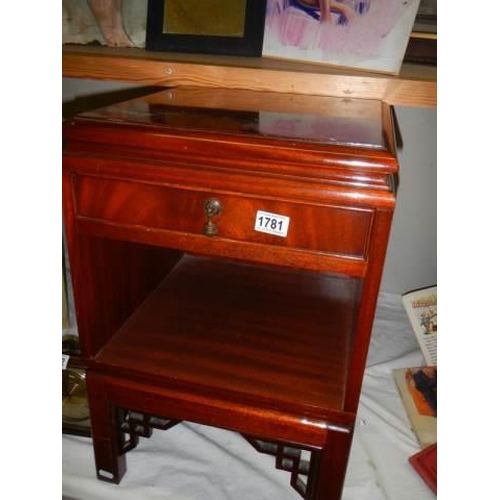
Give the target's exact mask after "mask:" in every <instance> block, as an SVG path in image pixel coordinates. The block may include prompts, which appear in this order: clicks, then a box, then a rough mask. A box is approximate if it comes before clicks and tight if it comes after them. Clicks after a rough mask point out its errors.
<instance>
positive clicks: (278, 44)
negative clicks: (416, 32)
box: [262, 0, 419, 74]
mask: <svg viewBox="0 0 500 500" xmlns="http://www.w3.org/2000/svg"><path fill="white" fill-rule="evenodd" d="M418 6H419V0H268V2H267V11H266V23H265V31H264V45H263V50H262V54H263V55H264V56H267V57H275V58H281V59H293V60H298V61H305V62H310V63H318V64H328V65H333V66H339V67H344V68H346V67H347V68H354V69H361V70H368V71H377V72H381V73H389V74H398V73H399V71H400V69H401V64H402V62H403V57H404V55H405V50H406V46H407V44H408V40H409V38H410V34H411V32H412V28H413V24H414V21H415V16H416V13H417V9H418Z"/></svg>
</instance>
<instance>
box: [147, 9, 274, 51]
mask: <svg viewBox="0 0 500 500" xmlns="http://www.w3.org/2000/svg"><path fill="white" fill-rule="evenodd" d="M167 2H177V3H178V5H181V4H182V2H183V0H149V2H148V13H147V24H146V50H151V51H165V52H186V53H201V54H221V55H239V56H254V57H260V56H261V55H262V43H263V39H264V22H265V14H266V0H246V1H245V2H244V3H245V5H244V13H243V12H242V13H241V15H242V16H244V19H240V20H239V22H240V24H241V26H242V27H243V32H242V33H238V34H237V35H225V34H220V33H217V34H210V33H207V34H196V33H182V32H179V31H178V30H173V31H172V32H168V30H165V29H164V26H165V25H166V22H168V20H167V19H165V11H166V9H167V8H168V7H171V6H168V5H166V4H167ZM198 4H199V5H198V9H200V10H201V9H202V7H201V6H202V5H203V2H198ZM231 5H236V3H232V4H231ZM240 5H241V3H240ZM240 8H241V7H240ZM238 15H239V14H238ZM205 19H207V20H210V19H211V16H210V13H208V14H205ZM222 22H223V21H222Z"/></svg>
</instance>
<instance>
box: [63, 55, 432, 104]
mask: <svg viewBox="0 0 500 500" xmlns="http://www.w3.org/2000/svg"><path fill="white" fill-rule="evenodd" d="M62 62H63V64H62V69H63V71H62V72H63V76H65V77H73V78H92V79H103V80H121V81H127V82H131V83H137V84H140V85H158V86H166V87H178V86H197V87H211V88H231V89H248V90H258V91H261V90H263V91H271V92H284V93H291V94H304V95H319V96H335V97H342V98H360V99H376V100H380V101H384V102H386V103H388V104H392V105H401V106H419V107H430V108H435V107H436V106H437V71H436V68H435V67H427V66H421V65H406V66H403V68H402V70H401V72H400V74H399V75H398V76H392V75H385V74H379V73H370V72H361V71H353V70H348V69H345V68H333V67H329V66H323V65H315V64H304V63H296V62H290V61H280V60H273V59H266V58H244V57H228V56H219V57H216V56H199V55H194V54H173V53H151V52H147V51H145V50H143V49H113V48H103V47H74V46H65V47H63V52H62Z"/></svg>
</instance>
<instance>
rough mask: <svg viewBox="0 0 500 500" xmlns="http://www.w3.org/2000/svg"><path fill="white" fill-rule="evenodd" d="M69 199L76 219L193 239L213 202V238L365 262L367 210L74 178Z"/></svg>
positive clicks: (369, 213) (200, 231) (202, 227)
mask: <svg viewBox="0 0 500 500" xmlns="http://www.w3.org/2000/svg"><path fill="white" fill-rule="evenodd" d="M75 197H76V206H77V211H78V215H79V216H84V217H89V218H93V219H100V220H104V221H110V222H114V223H118V224H124V225H133V226H143V227H144V228H145V230H147V228H156V229H165V230H169V231H177V232H181V233H184V234H185V233H188V234H196V235H203V234H206V231H207V230H206V225H207V223H209V222H210V221H209V217H208V216H207V214H206V207H205V204H206V201H207V200H208V199H216V200H218V202H219V203H220V206H221V209H220V213H219V214H218V215H214V216H213V217H212V218H211V222H212V224H213V225H211V226H210V228H211V229H213V228H214V227H215V228H216V230H215V231H216V233H217V237H219V238H224V239H229V240H234V241H245V242H251V243H263V244H269V245H275V246H276V245H277V246H283V247H290V248H297V249H304V250H310V251H317V252H327V253H333V254H337V255H340V256H348V257H352V258H357V259H363V258H364V257H365V256H366V251H367V247H368V240H369V234H370V228H371V220H372V211H371V210H368V209H360V208H354V207H339V206H336V207H330V206H320V205H310V204H304V203H298V202H289V201H275V200H268V199H260V198H256V197H250V196H245V195H240V194H227V193H223V192H221V193H217V192H213V191H203V190H191V189H184V188H177V187H172V186H162V185H161V186H160V185H154V184H145V183H137V182H128V181H121V180H120V181H118V180H113V179H99V178H94V177H78V179H77V182H76V186H75ZM263 212H265V213H263ZM287 218H288V227H287V230H286V231H285V228H286V220H287ZM273 220H274V221H273ZM280 221H281V222H280ZM280 229H281V232H280ZM263 231H267V232H263ZM207 237H208V236H207Z"/></svg>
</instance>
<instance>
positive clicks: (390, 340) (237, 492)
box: [62, 293, 435, 500]
mask: <svg viewBox="0 0 500 500" xmlns="http://www.w3.org/2000/svg"><path fill="white" fill-rule="evenodd" d="M423 363H424V360H423V356H422V354H421V352H420V350H419V348H418V344H417V342H416V340H415V338H414V336H413V332H412V329H411V325H410V323H409V321H408V319H407V316H406V312H405V311H404V309H403V306H402V303H401V298H400V296H399V295H393V294H385V293H381V294H380V296H379V301H378V305H377V312H376V318H375V325H374V330H373V334H372V342H371V344H370V352H369V355H368V363H367V369H366V372H365V376H364V380H363V389H362V394H361V399H360V405H359V410H358V418H357V423H356V429H355V433H354V438H353V444H352V450H351V455H350V459H349V464H348V469H347V475H346V481H345V485H344V493H343V497H342V498H343V500H432V499H434V498H435V495H434V494H433V493H432V492H431V490H430V489H429V488H428V486H427V485H426V484H425V483H424V482H423V480H422V479H421V478H420V476H418V474H417V473H416V472H415V471H414V470H413V468H412V467H411V466H410V464H409V463H408V457H409V456H410V455H412V454H413V453H416V452H417V451H418V450H419V447H418V443H417V440H416V437H415V436H414V434H413V432H412V431H411V428H410V424H409V421H408V418H407V417H406V413H405V410H404V407H403V405H402V402H401V399H400V397H399V394H398V391H397V388H396V385H395V383H394V380H393V377H392V370H393V369H395V368H403V367H407V366H419V365H422V364H423ZM62 456H63V463H62V493H63V499H67V500H86V499H92V500H101V499H102V500H108V499H109V500H111V499H117V500H118V499H119V500H150V499H151V500H159V499H161V500H300V498H301V497H300V496H299V494H298V493H297V492H296V491H295V490H294V489H293V488H292V487H291V486H290V484H289V481H290V475H289V473H287V472H284V471H279V470H276V469H275V467H274V458H273V457H272V456H269V455H265V454H262V453H259V452H257V451H256V450H254V449H253V448H252V446H250V444H249V443H248V442H247V441H246V440H245V439H244V438H243V437H242V436H240V435H239V434H237V433H232V432H229V431H225V430H221V429H215V428H211V427H207V426H203V425H198V424H193V423H189V422H182V423H181V424H178V425H177V426H175V427H173V428H172V429H169V430H167V431H161V430H154V431H153V435H152V436H151V437H150V438H140V441H139V445H138V447H137V448H136V449H134V450H132V451H130V452H129V453H127V473H126V474H125V476H124V478H123V479H122V482H121V483H120V484H119V485H114V484H110V483H106V482H103V481H100V480H98V479H97V478H96V475H95V469H94V457H93V450H92V443H91V440H90V439H89V438H84V437H77V436H68V435H63V438H62Z"/></svg>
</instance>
